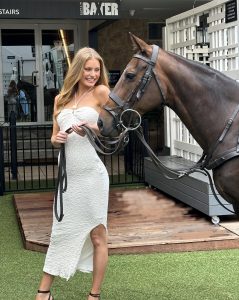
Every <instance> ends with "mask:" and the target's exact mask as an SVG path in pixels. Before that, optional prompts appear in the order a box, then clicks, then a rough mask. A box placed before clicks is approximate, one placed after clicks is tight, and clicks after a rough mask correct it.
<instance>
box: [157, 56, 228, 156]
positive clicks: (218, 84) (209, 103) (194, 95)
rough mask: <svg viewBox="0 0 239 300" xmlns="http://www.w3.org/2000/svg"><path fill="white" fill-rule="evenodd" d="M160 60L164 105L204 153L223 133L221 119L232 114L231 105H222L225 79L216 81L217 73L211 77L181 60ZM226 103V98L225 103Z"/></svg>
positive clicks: (206, 72) (209, 73)
mask: <svg viewBox="0 0 239 300" xmlns="http://www.w3.org/2000/svg"><path fill="white" fill-rule="evenodd" d="M168 56H169V55H168ZM163 61H164V63H163V64H162V65H161V66H162V69H163V70H164V72H165V78H166V82H165V85H166V86H167V93H166V101H167V104H168V106H169V107H170V108H171V109H173V110H174V111H175V113H176V114H177V115H178V116H179V118H180V119H181V120H182V122H183V123H184V124H185V125H186V127H187V128H188V130H189V132H190V133H191V134H192V136H193V137H194V138H195V140H196V141H197V142H198V144H199V145H200V146H201V147H202V148H203V150H205V151H207V150H208V148H209V146H210V145H211V143H212V141H214V140H216V139H217V138H218V135H219V134H220V133H221V131H222V130H223V128H224V126H225V121H226V120H225V118H228V117H230V114H231V113H232V108H231V107H232V106H231V107H230V106H229V105H226V104H225V100H227V99H225V98H226V97H228V95H226V94H227V93H230V92H231V91H225V90H224V91H223V89H225V88H226V87H225V84H226V81H227V79H226V78H223V77H220V76H219V77H218V78H216V76H217V73H215V74H213V71H212V70H211V69H209V70H208V71H207V70H206V68H205V69H203V68H200V67H199V66H197V65H194V64H190V63H188V62H187V61H185V60H182V61H180V59H172V57H171V56H169V57H168V58H167V57H165V58H164V59H163ZM213 76H214V78H213ZM224 79H225V82H224V86H223V80H224ZM230 101H231V99H230V96H229V102H228V103H230ZM228 103H227V104H228Z"/></svg>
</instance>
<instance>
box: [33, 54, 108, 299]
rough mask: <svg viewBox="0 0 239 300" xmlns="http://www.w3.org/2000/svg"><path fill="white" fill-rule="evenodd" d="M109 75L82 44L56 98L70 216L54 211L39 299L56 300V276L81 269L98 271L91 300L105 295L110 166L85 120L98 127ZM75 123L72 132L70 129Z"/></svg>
mask: <svg viewBox="0 0 239 300" xmlns="http://www.w3.org/2000/svg"><path fill="white" fill-rule="evenodd" d="M108 95H109V87H108V76H107V72H106V69H105V65H104V62H103V60H102V58H101V57H100V55H99V54H98V53H97V52H96V51H95V50H93V49H92V48H82V49H80V50H79V51H78V52H77V53H76V55H75V57H74V59H73V61H72V64H71V66H70V67H69V70H68V73H67V75H66V78H65V80H64V85H63V88H62V90H61V92H60V94H59V95H58V96H57V97H56V99H55V105H54V118H53V119H54V121H53V132H52V137H51V142H52V144H53V145H54V146H55V147H59V146H60V145H61V144H62V143H64V144H65V155H66V171H67V179H68V186H67V191H66V192H64V194H63V201H64V218H63V220H62V221H61V222H58V221H57V220H56V219H55V217H53V226H52V233H51V239H50V245H49V248H48V252H47V255H46V260H45V265H44V268H43V277H42V280H41V282H40V286H39V290H38V293H37V295H36V300H45V299H46V300H53V296H52V295H51V293H50V288H51V286H52V283H53V280H54V277H55V276H60V277H63V278H65V279H66V280H68V279H69V278H70V277H71V276H73V275H74V274H75V272H76V271H78V270H79V271H82V272H92V271H93V280H92V287H91V291H90V293H89V295H88V298H86V299H88V300H99V299H100V289H101V285H102V282H103V278H104V275H105V271H106V266H107V260H108V248H107V232H106V231H107V230H106V227H107V209H108V192H109V179H108V174H107V171H106V168H105V166H104V164H103V163H102V161H101V160H100V158H99V157H98V155H97V153H96V151H95V149H94V148H93V147H92V145H91V144H90V142H89V140H88V138H87V137H86V136H85V135H84V132H83V130H82V129H81V128H80V127H79V125H82V124H87V126H90V127H91V128H92V129H93V130H95V131H97V130H98V127H97V119H98V114H99V112H100V109H101V107H102V106H103V105H104V104H105V103H106V101H107V100H108ZM69 128H72V130H71V132H70V133H66V130H67V129H69Z"/></svg>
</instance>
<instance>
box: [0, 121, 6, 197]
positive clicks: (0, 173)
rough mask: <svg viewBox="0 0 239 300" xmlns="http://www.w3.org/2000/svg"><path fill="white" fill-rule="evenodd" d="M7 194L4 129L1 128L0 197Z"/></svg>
mask: <svg viewBox="0 0 239 300" xmlns="http://www.w3.org/2000/svg"><path fill="white" fill-rule="evenodd" d="M4 192H5V175H4V145H3V127H2V126H0V196H3V194H4Z"/></svg>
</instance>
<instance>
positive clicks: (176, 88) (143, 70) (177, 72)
mask: <svg viewBox="0 0 239 300" xmlns="http://www.w3.org/2000/svg"><path fill="white" fill-rule="evenodd" d="M130 36H131V40H132V43H133V46H134V49H135V50H136V54H135V55H134V56H133V58H132V59H131V60H130V62H129V63H128V65H127V66H126V68H125V70H124V72H123V74H122V75H121V77H120V79H119V81H118V83H117V84H116V86H115V88H114V89H113V91H112V94H111V95H110V97H111V100H109V102H108V103H107V106H105V110H102V112H101V114H100V116H99V120H98V126H99V128H100V131H101V134H102V135H105V136H111V137H113V136H117V135H118V134H119V133H120V131H121V125H122V123H123V121H122V118H121V116H122V112H123V111H125V110H127V109H128V108H133V109H134V110H135V111H137V112H139V113H140V114H144V113H146V112H148V111H152V110H154V109H156V108H157V107H160V106H163V105H166V106H168V107H170V108H171V109H172V110H174V111H175V113H176V114H177V115H178V116H179V118H180V119H181V120H182V122H183V123H184V124H185V126H186V127H187V128H188V130H189V132H190V133H191V134H192V136H193V137H194V138H195V140H196V141H197V142H198V144H199V145H200V146H201V148H202V149H203V151H204V156H203V161H204V165H203V166H204V167H205V168H207V169H212V171H213V179H214V183H215V186H216V188H217V190H218V192H219V193H220V194H221V196H223V197H224V198H225V199H226V200H227V201H228V202H230V203H232V204H233V207H234V210H235V211H236V213H237V214H239V145H238V144H239V126H238V124H239V113H238V112H239V84H238V83H237V82H236V81H234V80H232V79H230V78H229V77H227V76H225V75H223V74H222V73H220V72H218V71H216V70H214V69H212V68H210V67H207V66H205V65H202V64H201V63H197V62H195V61H191V60H188V59H185V58H183V57H181V56H178V55H176V54H173V53H169V52H167V51H164V50H163V49H161V48H158V47H157V46H155V45H148V44H147V43H145V42H144V41H142V40H141V39H139V38H138V37H136V36H134V35H132V34H130ZM130 112H131V111H130ZM131 117H132V118H133V119H134V113H133V112H132V116H131Z"/></svg>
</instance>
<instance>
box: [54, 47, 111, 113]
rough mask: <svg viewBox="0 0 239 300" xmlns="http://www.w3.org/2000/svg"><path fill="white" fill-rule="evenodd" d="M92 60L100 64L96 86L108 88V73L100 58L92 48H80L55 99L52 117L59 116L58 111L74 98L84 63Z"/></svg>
mask: <svg viewBox="0 0 239 300" xmlns="http://www.w3.org/2000/svg"><path fill="white" fill-rule="evenodd" d="M92 58H95V59H97V60H98V61H99V63H100V78H99V80H98V81H97V83H96V85H100V84H103V85H106V86H107V87H109V84H108V81H109V78H108V72H107V70H106V67H105V64H104V61H103V59H102V57H101V56H100V55H99V53H98V52H96V51H95V50H94V49H93V48H89V47H84V48H81V49H80V50H78V52H77V53H76V54H75V56H74V58H73V60H72V62H71V65H70V67H69V69H68V71H67V74H66V77H65V79H64V83H63V86H62V89H61V91H60V94H59V95H58V97H57V103H56V111H55V114H54V117H56V116H57V115H58V114H59V112H60V110H61V109H62V108H63V107H64V106H65V105H66V104H67V103H68V102H70V101H71V99H72V98H73V97H74V95H75V93H76V92H77V90H78V83H79V81H80V79H81V77H82V74H83V71H84V66H85V63H86V62H87V61H88V60H89V59H92Z"/></svg>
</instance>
